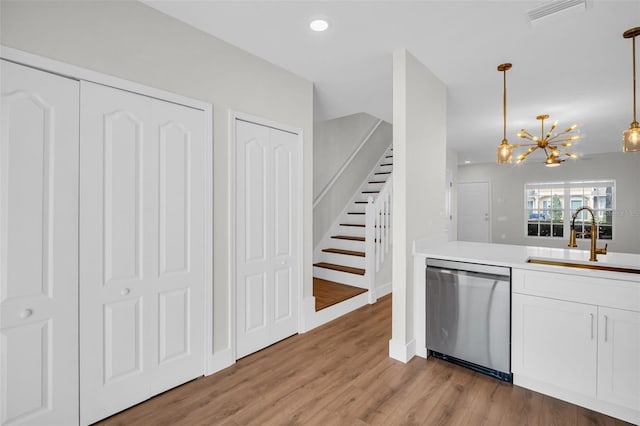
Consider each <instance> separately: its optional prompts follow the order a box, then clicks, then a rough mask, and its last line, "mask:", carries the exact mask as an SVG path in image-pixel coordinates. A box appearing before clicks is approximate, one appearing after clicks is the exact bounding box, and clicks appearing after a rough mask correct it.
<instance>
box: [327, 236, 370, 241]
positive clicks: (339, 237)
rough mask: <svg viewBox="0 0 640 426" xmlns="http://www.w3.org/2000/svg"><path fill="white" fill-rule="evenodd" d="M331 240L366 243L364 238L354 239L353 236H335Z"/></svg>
mask: <svg viewBox="0 0 640 426" xmlns="http://www.w3.org/2000/svg"><path fill="white" fill-rule="evenodd" d="M331 238H335V239H337V240H349V241H364V237H354V236H351V235H333V236H332V237H331Z"/></svg>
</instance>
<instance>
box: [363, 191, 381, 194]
mask: <svg viewBox="0 0 640 426" xmlns="http://www.w3.org/2000/svg"><path fill="white" fill-rule="evenodd" d="M362 193H363V194H379V193H380V191H362Z"/></svg>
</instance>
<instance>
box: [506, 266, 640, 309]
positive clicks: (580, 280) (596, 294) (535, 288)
mask: <svg viewBox="0 0 640 426" xmlns="http://www.w3.org/2000/svg"><path fill="white" fill-rule="evenodd" d="M511 282H512V288H513V292H514V293H520V294H530V295H534V296H543V297H549V298H553V299H561V300H569V301H573V302H580V303H589V304H592V305H599V306H608V307H612V308H618V309H626V310H631V311H640V284H638V283H637V282H632V281H624V280H614V279H603V278H592V277H586V276H582V275H572V274H564V273H552V272H542V271H531V270H524V269H513V272H512V276H511Z"/></svg>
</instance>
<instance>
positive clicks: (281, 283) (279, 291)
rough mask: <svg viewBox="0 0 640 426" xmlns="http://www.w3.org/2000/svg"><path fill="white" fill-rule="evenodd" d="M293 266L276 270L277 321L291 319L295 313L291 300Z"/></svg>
mask: <svg viewBox="0 0 640 426" xmlns="http://www.w3.org/2000/svg"><path fill="white" fill-rule="evenodd" d="M291 293H292V289H291V268H285V269H280V270H278V271H276V279H275V297H274V299H275V306H274V311H275V322H278V321H282V320H286V319H289V318H290V317H291V315H292V314H293V311H292V309H291V308H292V303H293V301H292V300H291Z"/></svg>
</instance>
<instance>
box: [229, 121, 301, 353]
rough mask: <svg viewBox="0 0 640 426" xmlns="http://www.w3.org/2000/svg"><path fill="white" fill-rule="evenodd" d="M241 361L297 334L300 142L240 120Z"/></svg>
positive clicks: (292, 136) (238, 291)
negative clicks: (244, 357)
mask: <svg viewBox="0 0 640 426" xmlns="http://www.w3.org/2000/svg"><path fill="white" fill-rule="evenodd" d="M235 125H236V129H235V130H236V141H235V143H236V186H237V188H236V190H237V193H236V357H237V358H241V357H243V356H246V355H248V354H250V353H253V352H256V351H258V350H260V349H262V348H265V347H267V346H269V345H271V344H273V343H275V342H277V341H279V340H282V339H284V338H286V337H289V336H291V335H293V334H296V333H297V332H298V302H297V300H298V299H297V298H298V291H300V287H301V283H300V282H299V279H298V277H299V274H298V273H299V268H300V265H299V262H300V252H301V247H300V246H299V235H298V214H299V212H300V211H301V209H302V205H301V200H300V197H299V195H298V194H299V191H298V185H300V184H301V180H302V177H301V175H300V170H301V169H300V167H299V164H298V152H299V151H298V150H299V149H301V147H300V146H299V141H298V135H296V134H293V133H290V132H286V131H282V130H278V129H274V128H271V127H266V126H262V125H258V124H254V123H249V122H246V121H242V120H236V124H235Z"/></svg>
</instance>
